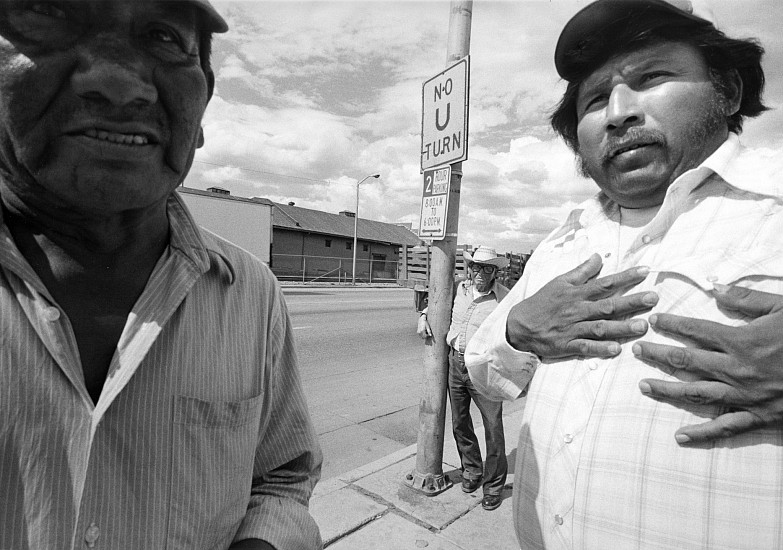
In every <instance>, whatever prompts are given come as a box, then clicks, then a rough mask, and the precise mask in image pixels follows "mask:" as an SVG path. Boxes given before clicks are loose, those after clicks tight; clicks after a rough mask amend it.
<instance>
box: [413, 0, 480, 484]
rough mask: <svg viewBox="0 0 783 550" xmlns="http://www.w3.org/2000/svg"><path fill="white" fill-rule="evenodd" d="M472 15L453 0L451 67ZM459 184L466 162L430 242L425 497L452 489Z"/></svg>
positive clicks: (466, 45) (422, 423)
mask: <svg viewBox="0 0 783 550" xmlns="http://www.w3.org/2000/svg"><path fill="white" fill-rule="evenodd" d="M472 15H473V1H472V0H463V1H457V0H452V2H451V13H450V17H449V38H448V51H447V59H446V65H447V66H448V65H450V64H452V63H454V61H457V60H459V59H462V58H463V57H465V56H467V55H468V53H470V25H471V18H472ZM465 137H467V136H465ZM461 183H462V162H457V163H455V164H452V165H451V186H450V189H449V202H448V217H447V221H446V234H445V237H444V238H443V239H442V240H438V241H433V243H432V267H431V270H430V279H429V306H428V309H427V318H428V320H429V322H430V326H431V328H432V336H433V337H432V338H431V339H429V340H428V341H427V345H426V346H425V352H424V375H423V377H422V395H421V400H420V401H419V432H418V441H417V447H416V469H415V470H414V471H413V472H412V473H410V474H408V476H407V479H406V482H407V484H408V485H409V486H411V487H413V488H414V489H416V490H418V491H421V492H423V493H424V494H427V495H436V494H438V493H441V492H443V491H445V490H446V489H448V488H449V487H451V486H452V482H451V481H449V480H448V478H446V477H445V476H444V475H443V434H444V427H445V426H444V425H445V421H446V390H447V388H448V370H449V365H448V346H447V344H446V333H447V332H448V330H449V325H450V323H451V307H452V303H453V288H454V264H455V262H456V254H457V229H458V228H459V198H460V186H461Z"/></svg>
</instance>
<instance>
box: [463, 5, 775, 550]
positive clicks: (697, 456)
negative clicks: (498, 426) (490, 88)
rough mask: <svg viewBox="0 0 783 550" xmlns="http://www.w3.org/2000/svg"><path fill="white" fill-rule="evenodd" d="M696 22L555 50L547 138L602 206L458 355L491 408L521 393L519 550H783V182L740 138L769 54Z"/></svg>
mask: <svg viewBox="0 0 783 550" xmlns="http://www.w3.org/2000/svg"><path fill="white" fill-rule="evenodd" d="M699 8H700V6H699V5H696V4H695V2H694V4H693V5H692V4H691V2H688V1H684V0H677V1H672V2H668V1H664V0H597V1H596V2H593V3H590V4H588V5H587V6H585V7H584V8H583V9H582V10H580V11H579V12H578V13H577V14H576V15H575V16H574V17H573V18H572V19H571V20H570V21H569V22H568V23H567V25H566V26H565V28H564V30H563V31H562V33H561V35H560V39H559V41H558V45H557V49H556V53H555V64H556V67H557V70H558V72H559V74H560V75H561V76H562V77H563V78H564V79H565V80H566V81H567V82H568V86H567V89H566V92H565V95H564V97H563V99H562V101H561V103H560V105H559V106H558V108H557V110H556V111H555V112H554V114H553V117H552V125H553V127H554V129H555V130H556V131H557V132H558V133H559V134H560V135H561V136H562V137H563V138H564V139H565V141H566V142H567V143H568V145H569V146H570V147H571V148H572V149H573V150H574V151H575V152H576V154H577V157H578V159H579V161H580V165H581V168H582V170H583V171H584V173H585V175H589V176H590V177H591V178H592V179H593V180H594V181H595V182H596V184H597V185H598V187H599V188H600V193H598V195H596V196H595V197H594V198H593V199H591V200H589V201H587V202H585V203H583V204H582V205H580V206H579V207H578V208H577V209H575V210H574V211H573V212H572V213H571V215H570V216H569V217H568V219H567V220H566V222H565V223H564V224H563V225H561V226H560V227H559V228H558V229H556V230H555V231H554V232H553V233H552V234H550V235H549V236H548V237H547V238H546V239H545V240H544V241H543V243H542V244H541V245H540V246H539V247H538V249H537V250H536V251H535V252H534V254H533V255H532V257H531V258H530V260H529V262H528V263H527V265H526V269H525V274H524V277H523V279H522V280H521V281H520V282H519V283H518V284H517V285H516V286H515V287H514V288H513V290H512V291H511V292H510V293H509V295H508V296H507V297H506V299H505V300H504V301H503V302H501V303H500V305H499V306H498V308H497V309H496V310H495V311H494V312H493V313H492V314H491V315H490V316H489V318H488V319H487V320H486V322H485V323H484V324H483V325H482V326H481V327H480V329H479V330H478V332H477V333H476V335H475V336H474V338H473V339H472V340H471V341H470V342H469V343H468V346H467V350H466V354H465V361H466V364H467V367H468V370H469V373H470V376H471V379H472V380H473V382H474V384H475V385H476V387H477V388H479V390H480V391H483V392H485V393H486V394H487V395H491V396H493V397H495V398H497V399H503V398H505V399H515V398H517V397H518V396H520V395H521V394H523V393H525V392H527V403H526V408H525V411H524V417H523V423H522V430H521V435H520V440H519V448H518V450H517V465H516V473H515V479H514V521H515V527H516V530H517V536H518V538H519V541H520V544H521V546H522V548H524V549H528V548H549V549H585V550H591V549H599V548H600V549H603V548H643V549H654V548H657V549H672V548H677V549H680V550H682V549H707V548H709V549H711V550H717V549H725V550H737V549H740V548H747V549H754V550H755V549H760V548H764V549H772V548H783V528H781V518H783V422H781V419H782V418H783V407H781V404H783V387H782V386H783V384H781V380H783V375H781V373H780V362H781V359H782V358H783V351H782V350H781V338H780V334H781V331H782V330H783V323H782V322H781V321H782V320H783V319H782V316H783V302H782V301H781V299H780V298H779V295H780V294H783V245H782V244H781V238H780V236H781V234H783V189H781V182H783V173H781V169H780V166H778V167H777V168H775V167H770V166H761V167H760V166H758V160H757V159H755V158H752V156H751V155H749V154H748V152H746V151H745V150H743V148H742V146H741V145H740V143H739V139H738V137H737V135H738V134H739V132H740V131H741V130H742V122H743V120H744V119H745V118H746V117H752V116H757V115H759V114H760V113H762V112H763V111H764V110H765V109H766V108H765V106H764V105H763V103H762V101H761V94H762V90H763V83H764V73H763V70H762V68H761V57H762V53H763V50H762V48H761V46H760V45H758V44H757V43H756V42H755V41H752V40H737V39H733V38H729V37H727V36H726V35H725V34H724V33H722V32H720V31H719V30H717V28H716V27H715V26H714V25H713V23H712V22H711V20H710V15H709V13H707V12H704V11H700V10H699ZM561 274H563V275H561ZM649 325H652V329H653V330H652V331H650V332H648V327H649ZM645 335H646V336H645ZM642 336H644V338H645V340H644V341H639V340H638V339H639V338H640V337H642ZM684 338H685V339H684ZM683 344H686V345H687V346H690V347H682V346H683ZM700 347H702V348H704V349H699V348H700ZM650 396H652V397H656V398H657V399H651V398H650ZM718 435H731V436H732V437H727V438H725V439H719V440H717V441H715V438H716V436H718Z"/></svg>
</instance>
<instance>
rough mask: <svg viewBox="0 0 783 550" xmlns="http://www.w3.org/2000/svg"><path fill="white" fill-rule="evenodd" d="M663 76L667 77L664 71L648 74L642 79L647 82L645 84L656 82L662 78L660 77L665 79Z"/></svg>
mask: <svg viewBox="0 0 783 550" xmlns="http://www.w3.org/2000/svg"><path fill="white" fill-rule="evenodd" d="M663 76H666V73H665V72H663V71H653V72H649V73H646V74H645V75H644V76H643V77H642V80H643V81H645V82H648V81H650V80H655V79H656V78H660V77H663Z"/></svg>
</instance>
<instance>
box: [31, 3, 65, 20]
mask: <svg viewBox="0 0 783 550" xmlns="http://www.w3.org/2000/svg"><path fill="white" fill-rule="evenodd" d="M27 9H28V10H30V11H31V12H34V13H37V14H38V15H45V16H47V17H53V18H55V19H65V18H66V13H65V10H64V9H63V8H62V7H60V6H59V5H58V4H57V3H56V2H31V3H30V4H28V6H27Z"/></svg>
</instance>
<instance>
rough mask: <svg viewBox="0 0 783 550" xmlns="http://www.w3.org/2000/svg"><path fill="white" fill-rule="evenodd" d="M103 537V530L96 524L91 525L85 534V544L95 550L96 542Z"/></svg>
mask: <svg viewBox="0 0 783 550" xmlns="http://www.w3.org/2000/svg"><path fill="white" fill-rule="evenodd" d="M100 535H101V530H100V529H98V526H97V525H95V524H94V523H91V524H90V526H89V527H88V528H87V530H86V531H85V532H84V542H85V543H86V544H87V548H95V541H97V540H98V537H99V536H100Z"/></svg>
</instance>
